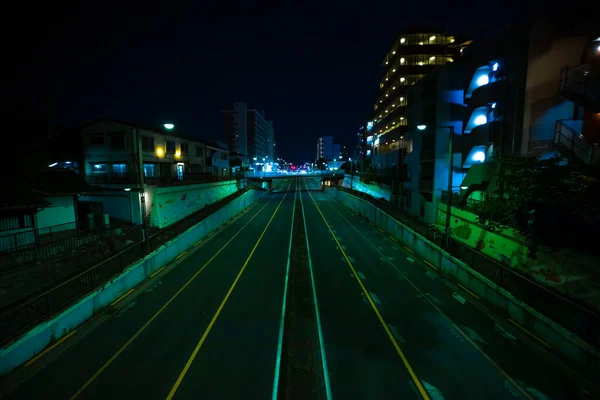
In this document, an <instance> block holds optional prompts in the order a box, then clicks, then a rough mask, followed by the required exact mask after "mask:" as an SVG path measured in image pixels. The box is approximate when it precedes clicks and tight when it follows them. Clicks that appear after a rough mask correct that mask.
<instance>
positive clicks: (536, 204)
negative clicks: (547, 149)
mask: <svg viewBox="0 0 600 400" xmlns="http://www.w3.org/2000/svg"><path fill="white" fill-rule="evenodd" d="M498 162H499V165H501V167H502V169H503V174H502V176H501V178H500V180H499V182H498V183H499V188H498V190H496V191H494V192H492V193H491V194H490V195H489V196H488V198H487V199H486V200H485V201H483V202H481V203H479V204H477V205H475V206H474V212H475V214H476V215H477V217H478V222H479V223H481V224H483V225H484V226H485V227H486V228H487V229H488V230H490V231H492V232H498V231H502V230H506V229H512V230H513V231H514V232H516V233H518V234H519V235H520V236H521V237H522V239H523V240H524V241H525V242H526V243H527V244H528V246H529V249H530V252H531V253H532V255H535V251H536V249H537V246H538V245H547V246H553V247H556V246H561V247H565V244H567V243H573V242H576V241H577V240H579V237H580V236H581V230H582V229H581V226H578V224H577V223H574V220H576V219H577V215H579V214H581V212H582V211H583V212H584V213H585V210H587V209H589V208H590V204H589V200H590V199H589V196H587V194H588V191H589V189H590V187H592V185H594V184H595V180H594V178H591V177H589V176H586V175H584V174H583V173H581V172H579V171H578V170H577V169H576V168H575V167H574V166H573V165H571V164H568V165H564V163H563V160H562V159H561V158H559V157H555V158H551V159H546V160H539V159H537V158H535V157H502V158H499V159H498Z"/></svg>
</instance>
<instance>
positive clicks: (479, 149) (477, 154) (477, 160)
mask: <svg viewBox="0 0 600 400" xmlns="http://www.w3.org/2000/svg"><path fill="white" fill-rule="evenodd" d="M489 149H490V146H489V145H479V146H473V148H472V149H471V151H470V152H469V154H468V155H467V158H466V159H465V162H464V164H463V168H471V166H473V165H474V164H481V163H484V162H486V161H487V159H488V150H489Z"/></svg>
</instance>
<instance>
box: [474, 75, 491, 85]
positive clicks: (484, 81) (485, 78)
mask: <svg viewBox="0 0 600 400" xmlns="http://www.w3.org/2000/svg"><path fill="white" fill-rule="evenodd" d="M475 82H477V86H483V85H487V84H488V83H490V77H489V76H488V75H487V74H485V75H480V76H479V77H478V78H477V80H476V81H475Z"/></svg>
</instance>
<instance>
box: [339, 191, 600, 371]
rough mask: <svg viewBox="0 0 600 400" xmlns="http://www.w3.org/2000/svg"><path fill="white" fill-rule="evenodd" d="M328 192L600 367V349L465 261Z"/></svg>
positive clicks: (573, 355) (370, 208) (564, 349)
mask: <svg viewBox="0 0 600 400" xmlns="http://www.w3.org/2000/svg"><path fill="white" fill-rule="evenodd" d="M329 193H330V194H331V195H332V196H333V197H334V198H335V199H336V200H338V201H340V202H341V203H342V204H344V205H345V206H347V207H349V208H350V209H352V210H354V211H356V212H357V213H359V214H360V215H362V216H363V217H366V218H368V219H369V221H371V222H373V223H374V224H375V225H376V226H377V227H379V228H381V229H383V230H384V231H386V232H387V233H388V234H390V235H391V236H393V237H394V238H396V239H397V240H399V241H401V242H402V243H403V244H404V245H406V246H407V247H408V248H410V249H412V250H413V251H414V252H415V253H416V254H417V255H418V256H420V257H421V258H422V259H423V260H427V261H428V262H429V263H431V264H432V265H433V266H435V267H436V268H438V269H439V270H440V271H442V272H443V273H444V274H445V275H446V276H448V277H449V278H451V279H452V280H453V281H454V282H456V283H460V284H461V285H462V286H464V287H466V288H467V289H469V290H470V291H472V292H473V293H475V294H477V295H478V296H479V297H481V298H482V299H485V301H487V302H489V303H491V304H493V305H494V306H495V307H497V308H498V309H500V310H502V311H503V312H505V313H506V315H507V317H508V318H510V319H512V320H513V321H515V322H517V323H518V324H520V325H521V326H524V327H526V328H527V330H529V331H530V332H532V333H533V334H535V335H537V336H538V337H540V338H542V339H543V340H544V341H546V342H547V343H549V344H550V345H551V346H553V347H554V348H555V349H557V350H558V351H560V352H561V353H563V354H564V355H566V356H567V357H569V358H570V359H572V360H573V361H575V362H576V363H577V364H579V365H582V366H595V367H596V368H597V367H599V366H600V363H599V358H600V351H599V349H597V348H595V347H594V346H591V345H590V344H589V343H587V342H585V341H583V340H582V339H581V338H579V337H578V336H577V335H575V334H574V333H572V332H570V331H568V330H567V329H565V328H564V327H562V326H560V325H558V324H556V323H555V322H554V321H552V320H550V318H548V317H546V316H545V315H543V314H541V313H539V312H538V311H536V310H534V309H533V308H531V307H530V306H528V305H527V304H525V303H523V302H522V301H521V300H519V299H518V298H516V297H514V296H513V295H512V294H511V293H510V292H508V291H506V290H504V289H503V288H501V287H498V286H497V285H496V284H495V283H493V282H492V281H490V280H489V279H487V278H486V277H484V276H482V275H481V274H479V273H478V272H476V271H474V270H473V269H471V268H470V267H469V266H468V265H466V264H465V263H463V262H462V261H460V260H458V259H456V258H454V257H452V256H451V255H450V254H448V253H446V252H445V251H443V250H442V249H440V248H439V247H437V246H436V245H434V244H433V243H431V242H430V241H428V240H427V239H425V238H424V237H423V236H421V235H419V234H418V233H416V232H415V231H413V230H412V229H410V228H409V227H407V226H406V225H403V224H402V223H400V222H398V221H397V220H395V219H394V218H392V217H391V216H389V215H388V214H386V213H385V212H383V211H382V210H380V209H379V208H377V207H375V206H374V205H372V204H371V203H369V202H367V201H365V200H362V199H359V198H357V197H355V196H353V195H351V194H349V193H346V192H342V191H339V190H335V189H332V190H329Z"/></svg>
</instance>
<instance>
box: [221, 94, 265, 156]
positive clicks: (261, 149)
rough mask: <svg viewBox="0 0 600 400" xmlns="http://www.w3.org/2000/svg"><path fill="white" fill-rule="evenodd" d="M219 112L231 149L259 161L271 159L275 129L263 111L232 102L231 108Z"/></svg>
mask: <svg viewBox="0 0 600 400" xmlns="http://www.w3.org/2000/svg"><path fill="white" fill-rule="evenodd" d="M221 114H222V116H223V134H224V137H225V141H226V142H227V144H228V145H229V149H230V150H231V151H234V152H237V153H241V154H244V155H247V156H249V157H251V158H256V159H257V160H259V161H263V158H264V159H265V160H264V161H267V160H269V161H272V160H273V157H274V151H275V131H274V129H273V121H268V120H267V119H266V118H265V113H264V111H262V110H261V111H259V110H254V109H248V106H247V105H246V103H234V105H233V110H223V111H221Z"/></svg>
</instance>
